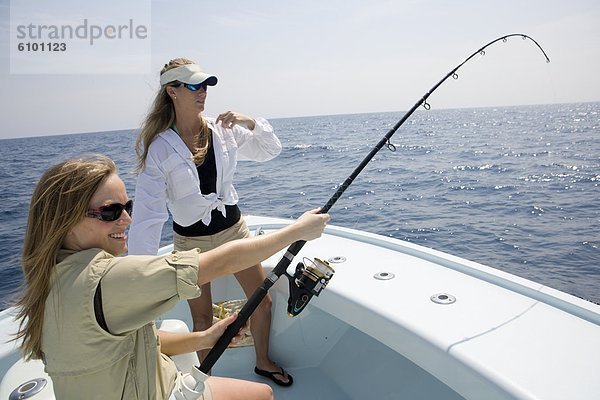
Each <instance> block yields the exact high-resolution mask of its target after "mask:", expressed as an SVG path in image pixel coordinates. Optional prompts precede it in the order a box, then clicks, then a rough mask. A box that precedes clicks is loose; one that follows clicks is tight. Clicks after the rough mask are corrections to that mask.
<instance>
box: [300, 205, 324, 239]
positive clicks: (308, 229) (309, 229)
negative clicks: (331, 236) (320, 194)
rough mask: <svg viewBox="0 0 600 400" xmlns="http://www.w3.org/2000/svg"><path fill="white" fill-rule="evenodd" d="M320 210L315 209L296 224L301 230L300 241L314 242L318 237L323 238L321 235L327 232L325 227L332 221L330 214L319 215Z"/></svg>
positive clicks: (305, 214) (301, 217) (306, 213)
mask: <svg viewBox="0 0 600 400" xmlns="http://www.w3.org/2000/svg"><path fill="white" fill-rule="evenodd" d="M319 210H320V208H315V209H314V210H310V211H307V212H305V213H304V214H302V215H301V216H300V218H298V219H297V220H296V222H294V225H296V226H297V227H298V228H299V229H300V235H301V237H300V239H299V240H306V241H308V240H313V239H316V238H318V237H321V234H322V233H323V231H324V230H325V225H327V222H329V220H330V219H331V217H330V216H329V214H319Z"/></svg>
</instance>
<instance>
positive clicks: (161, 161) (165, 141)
mask: <svg viewBox="0 0 600 400" xmlns="http://www.w3.org/2000/svg"><path fill="white" fill-rule="evenodd" d="M205 119H206V122H207V123H208V126H209V127H210V128H211V130H212V132H213V136H212V139H213V146H214V152H215V164H216V167H217V192H216V193H211V194H208V195H204V194H202V193H201V192H200V179H199V178H198V170H197V169H196V165H195V164H194V162H193V161H192V154H191V152H190V150H189V149H188V148H187V146H186V145H185V143H184V142H183V140H182V139H181V137H179V135H178V134H177V133H176V132H175V131H173V130H172V129H168V130H166V131H164V132H162V133H160V134H159V135H158V136H157V137H156V139H155V140H154V141H153V142H152V143H151V144H150V146H149V148H148V155H147V157H146V165H145V167H144V169H143V170H142V171H141V172H140V174H139V175H138V178H137V183H136V187H135V198H134V201H135V206H134V212H133V221H132V224H131V227H130V229H129V234H128V251H129V254H156V253H157V251H158V248H159V245H160V237H161V233H162V227H163V225H164V223H165V221H167V219H168V217H169V214H168V212H169V211H170V212H171V215H172V216H173V220H174V221H175V222H176V223H177V224H179V225H181V226H190V225H192V224H194V223H195V222H198V221H199V220H202V222H203V223H204V224H205V225H208V224H210V221H211V212H212V210H214V209H218V210H219V211H221V212H222V213H223V215H225V206H226V205H234V204H237V202H238V195H237V192H236V191H235V188H234V187H233V175H234V173H235V169H236V165H237V160H238V159H239V160H253V161H268V160H270V159H273V158H275V157H276V156H277V155H279V153H280V152H281V142H280V141H279V139H278V138H277V136H275V134H274V133H273V127H272V126H271V124H269V122H268V121H267V120H266V119H264V118H256V119H255V124H256V126H255V128H254V130H252V131H250V130H249V129H247V128H245V127H242V126H239V125H235V126H234V127H233V128H230V129H226V128H223V126H222V125H221V124H217V123H216V121H215V119H214V118H205Z"/></svg>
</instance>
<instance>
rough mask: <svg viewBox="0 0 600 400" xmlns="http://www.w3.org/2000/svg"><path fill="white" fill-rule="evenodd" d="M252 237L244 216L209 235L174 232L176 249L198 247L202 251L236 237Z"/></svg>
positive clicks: (182, 249)
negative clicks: (182, 234) (185, 234)
mask: <svg viewBox="0 0 600 400" xmlns="http://www.w3.org/2000/svg"><path fill="white" fill-rule="evenodd" d="M247 237H250V230H249V229H248V226H247V225H246V221H245V220H244V217H243V216H242V217H240V220H239V221H238V222H236V223H235V225H233V226H232V227H230V228H227V229H225V230H224V231H221V232H219V233H215V234H214V235H207V236H181V235H179V234H177V233H175V232H173V246H174V248H175V250H178V251H184V250H192V249H195V248H198V249H200V250H202V251H208V250H212V249H215V248H217V247H219V246H220V245H222V244H224V243H227V242H231V241H232V240H235V239H243V238H247Z"/></svg>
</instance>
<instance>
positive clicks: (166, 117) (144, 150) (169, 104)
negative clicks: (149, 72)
mask: <svg viewBox="0 0 600 400" xmlns="http://www.w3.org/2000/svg"><path fill="white" fill-rule="evenodd" d="M186 64H194V62H193V61H190V60H188V59H186V58H175V59H173V60H171V61H169V62H168V63H167V64H165V66H164V67H163V69H162V70H161V71H160V74H161V75H162V74H164V73H165V72H167V71H168V70H170V69H173V68H177V67H180V66H182V65H186ZM167 86H169V84H166V85H162V86H161V87H160V89H158V92H157V93H156V97H155V98H154V102H153V103H152V107H151V108H150V112H149V113H148V115H147V116H146V119H145V120H144V122H143V124H142V128H141V130H140V133H139V134H138V136H137V139H136V141H135V152H136V154H137V165H136V168H135V171H136V172H138V173H139V172H141V171H142V170H143V169H144V167H145V166H146V157H147V156H148V148H149V147H150V144H151V143H152V142H153V141H154V139H156V136H158V134H159V133H161V132H164V131H165V130H167V129H169V128H170V127H171V126H173V123H174V122H175V107H174V105H173V100H171V97H170V96H169V95H168V93H167ZM200 123H201V126H200V133H199V136H198V142H197V145H196V151H195V152H194V154H193V155H192V160H193V161H194V163H195V164H196V165H202V163H203V162H204V157H205V156H206V153H207V152H208V146H209V144H210V140H211V134H210V128H209V127H208V124H207V123H206V121H205V120H204V117H201V118H200Z"/></svg>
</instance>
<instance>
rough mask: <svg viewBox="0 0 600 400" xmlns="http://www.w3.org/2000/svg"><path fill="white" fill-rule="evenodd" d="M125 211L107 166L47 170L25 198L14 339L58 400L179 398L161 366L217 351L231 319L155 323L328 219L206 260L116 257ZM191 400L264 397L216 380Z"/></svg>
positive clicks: (309, 217)
mask: <svg viewBox="0 0 600 400" xmlns="http://www.w3.org/2000/svg"><path fill="white" fill-rule="evenodd" d="M132 209H133V202H132V201H131V200H129V198H128V196H127V192H126V190H125V185H124V184H123V181H122V180H121V179H120V178H119V176H118V175H117V171H116V167H115V164H114V163H113V161H112V160H110V159H109V158H107V157H104V156H95V157H92V158H87V159H74V160H68V161H65V162H63V163H60V164H58V165H56V166H54V167H52V168H50V169H49V170H48V171H46V172H45V173H44V175H43V176H42V177H41V179H40V181H39V182H38V184H37V186H36V188H35V190H34V193H33V195H32V199H31V205H30V208H29V219H28V222H27V230H26V234H25V240H24V246H23V272H24V277H25V284H26V286H25V290H24V292H23V294H22V297H21V299H20V301H19V303H18V306H19V308H20V312H19V318H20V319H21V324H20V327H19V331H18V333H17V337H16V338H17V339H22V344H21V348H22V351H23V354H24V357H25V358H26V359H30V358H33V359H41V360H43V362H44V364H45V371H46V372H47V373H48V374H49V375H50V377H51V378H52V381H53V386H54V392H55V395H56V398H57V399H82V398H85V399H92V400H93V399H122V400H166V399H174V398H175V397H173V396H177V398H178V399H180V398H181V396H180V395H179V392H178V390H177V389H178V388H179V387H180V386H181V385H182V383H183V382H182V375H181V373H179V372H178V371H177V369H176V367H175V364H174V363H173V361H172V360H171V359H170V358H169V357H168V356H171V355H176V354H182V353H185V352H190V351H191V352H193V351H196V350H198V349H201V348H210V347H212V346H214V344H215V343H216V341H217V339H218V338H219V337H220V336H221V335H222V333H223V332H224V330H225V328H226V327H227V326H228V325H229V324H231V323H232V322H233V321H234V320H235V317H230V318H228V319H224V320H222V321H219V322H218V323H216V324H215V325H214V326H212V327H211V328H210V329H208V330H206V331H204V332H191V333H189V332H188V333H179V334H177V333H166V332H160V331H159V332H157V331H156V327H155V325H154V320H155V319H156V318H158V317H159V316H161V315H162V314H164V313H165V312H166V311H168V310H169V309H171V308H172V307H173V306H175V304H177V302H178V301H179V300H181V299H189V298H193V297H195V296H198V295H199V294H200V289H199V287H198V286H199V285H202V284H204V283H206V282H209V281H210V280H212V279H214V278H216V277H217V276H222V275H227V274H231V273H235V272H238V271H240V270H242V269H244V268H247V267H248V266H250V265H252V264H256V263H258V262H260V261H261V260H264V259H266V258H267V257H269V256H270V255H271V254H273V253H275V252H277V251H278V250H280V249H282V248H285V247H286V246H288V245H289V244H291V243H293V242H295V241H297V240H311V239H315V238H317V237H319V236H320V234H321V232H322V231H323V229H324V227H325V223H326V222H327V221H328V219H329V216H328V215H326V214H315V212H316V210H313V212H312V213H305V214H304V215H303V216H301V217H300V218H299V219H298V220H297V221H296V222H295V223H293V224H291V225H289V226H287V227H285V228H283V229H281V230H279V231H277V232H273V233H271V234H268V235H263V236H256V237H252V238H249V239H243V240H235V241H231V242H229V243H227V244H225V245H223V246H221V247H219V248H218V249H215V250H212V251H208V252H199V251H198V250H197V249H194V250H190V251H183V252H176V251H174V252H172V253H170V254H167V255H163V256H156V255H155V256H126V257H118V255H120V254H122V253H124V252H125V251H127V245H126V240H127V236H126V233H125V231H126V229H127V226H128V225H129V223H130V222H131V218H130V216H131V213H132ZM176 393H177V394H176ZM188 394H189V396H186V397H185V398H186V399H194V400H196V399H204V400H209V399H213V400H246V399H255V400H269V399H272V398H273V393H272V390H271V388H270V387H269V386H268V385H264V384H259V383H255V382H248V381H242V380H237V379H229V378H219V377H213V376H211V377H207V379H206V381H205V385H204V390H203V392H202V393H199V392H191V393H188Z"/></svg>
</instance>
